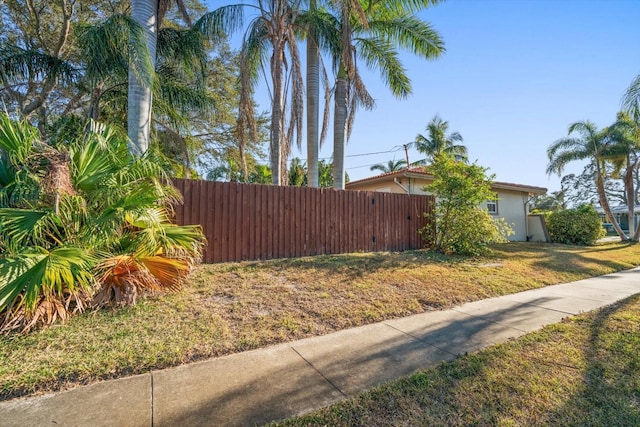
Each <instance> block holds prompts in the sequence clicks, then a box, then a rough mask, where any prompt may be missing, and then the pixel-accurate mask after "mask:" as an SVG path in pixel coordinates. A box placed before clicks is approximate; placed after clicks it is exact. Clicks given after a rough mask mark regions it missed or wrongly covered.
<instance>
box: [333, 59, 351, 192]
mask: <svg viewBox="0 0 640 427" xmlns="http://www.w3.org/2000/svg"><path fill="white" fill-rule="evenodd" d="M347 84H348V83H347V76H346V72H345V71H344V68H342V67H341V69H340V71H339V72H338V78H337V80H336V94H335V111H334V119H333V188H336V189H338V190H344V148H345V144H346V139H347Z"/></svg>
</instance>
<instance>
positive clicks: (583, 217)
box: [547, 205, 606, 245]
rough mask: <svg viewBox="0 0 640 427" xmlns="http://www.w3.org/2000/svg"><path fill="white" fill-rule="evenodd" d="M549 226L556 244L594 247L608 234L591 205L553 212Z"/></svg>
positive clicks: (548, 221) (549, 217)
mask: <svg viewBox="0 0 640 427" xmlns="http://www.w3.org/2000/svg"><path fill="white" fill-rule="evenodd" d="M547 226H548V228H549V234H550V235H551V241H552V242H554V243H564V244H569V245H593V244H595V243H596V241H597V240H598V239H600V238H602V237H604V236H605V234H606V232H605V230H604V228H602V221H601V220H600V215H599V214H598V212H596V210H595V209H594V207H593V206H590V205H583V206H580V207H578V208H575V209H565V210H563V211H557V212H552V213H551V214H550V215H549V216H548V217H547Z"/></svg>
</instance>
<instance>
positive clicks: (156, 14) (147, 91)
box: [127, 0, 191, 156]
mask: <svg viewBox="0 0 640 427" xmlns="http://www.w3.org/2000/svg"><path fill="white" fill-rule="evenodd" d="M172 1H173V0H131V17H132V18H133V19H134V20H135V21H136V22H137V23H138V24H139V25H140V26H142V28H143V29H144V35H145V41H146V45H147V51H148V54H149V58H150V60H151V70H155V66H156V47H157V44H158V30H159V28H160V25H161V24H162V21H163V19H164V16H165V14H166V13H167V11H168V9H169V6H170V3H172ZM175 1H176V4H177V5H178V8H179V9H180V11H181V13H182V16H183V18H184V20H185V22H186V23H187V25H188V26H191V19H190V18H189V15H188V14H187V10H186V7H185V5H184V1H183V0H175ZM151 82H153V77H152V76H150V75H149V74H146V75H141V74H140V73H136V72H135V70H133V69H132V70H131V71H130V72H129V94H128V109H127V111H128V113H127V129H128V134H129V139H130V140H131V143H130V147H129V148H130V150H131V152H132V153H134V154H136V155H138V156H139V155H142V154H144V153H145V152H146V151H147V149H148V148H149V132H150V129H151V106H152V98H153V96H152V83H151Z"/></svg>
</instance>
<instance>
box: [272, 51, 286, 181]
mask: <svg viewBox="0 0 640 427" xmlns="http://www.w3.org/2000/svg"><path fill="white" fill-rule="evenodd" d="M275 46H277V45H276V44H274V49H273V55H272V56H271V78H272V81H273V100H272V103H271V140H270V145H269V160H270V163H271V174H272V175H271V179H272V182H273V184H274V185H283V183H282V176H283V174H282V151H281V147H282V139H283V137H284V81H283V70H282V67H283V58H282V55H283V53H282V52H283V50H282V49H280V48H279V46H278V47H275Z"/></svg>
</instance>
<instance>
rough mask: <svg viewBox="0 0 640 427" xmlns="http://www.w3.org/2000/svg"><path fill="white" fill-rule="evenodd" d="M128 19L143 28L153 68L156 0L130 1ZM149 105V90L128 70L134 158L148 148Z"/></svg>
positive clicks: (128, 125)
mask: <svg viewBox="0 0 640 427" xmlns="http://www.w3.org/2000/svg"><path fill="white" fill-rule="evenodd" d="M131 17H132V18H133V19H134V20H135V21H136V22H138V23H139V24H140V25H142V27H144V30H145V36H146V39H147V49H148V50H149V56H150V57H151V63H152V64H153V68H154V69H155V64H156V43H157V41H158V24H159V23H158V22H157V17H158V0H131ZM151 103H152V93H151V87H150V86H146V85H144V84H143V83H142V82H140V81H139V80H138V79H137V78H136V76H135V74H134V73H133V71H132V70H131V69H130V70H129V94H128V113H127V129H128V135H129V139H130V140H131V142H130V144H129V150H130V151H131V152H132V153H133V154H134V155H136V156H141V155H142V154H144V153H145V152H146V151H147V149H148V148H149V131H150V128H151Z"/></svg>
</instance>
